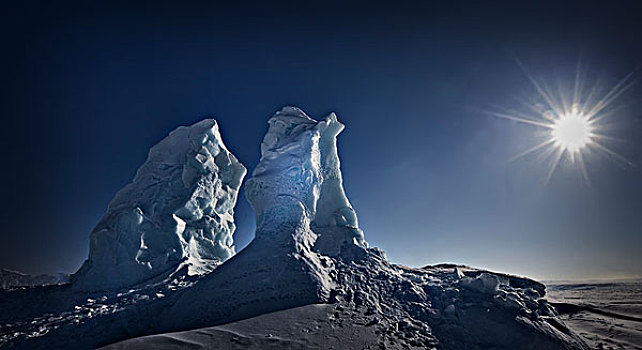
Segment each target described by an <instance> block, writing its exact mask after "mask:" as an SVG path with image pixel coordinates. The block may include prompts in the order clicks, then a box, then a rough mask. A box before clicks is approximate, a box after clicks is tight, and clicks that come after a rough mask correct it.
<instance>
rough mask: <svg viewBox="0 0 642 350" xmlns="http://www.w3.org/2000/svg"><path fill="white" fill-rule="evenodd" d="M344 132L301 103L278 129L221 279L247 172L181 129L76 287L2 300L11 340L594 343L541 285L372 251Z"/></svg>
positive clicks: (199, 127)
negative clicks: (396, 260) (349, 185)
mask: <svg viewBox="0 0 642 350" xmlns="http://www.w3.org/2000/svg"><path fill="white" fill-rule="evenodd" d="M343 128H344V126H343V124H341V123H340V122H339V121H338V120H337V117H336V115H334V114H330V115H328V116H327V117H325V118H324V119H323V120H320V121H317V120H314V119H312V118H310V117H309V116H307V115H306V114H305V113H304V112H303V111H301V110H300V109H298V108H295V107H285V108H283V109H282V110H280V111H278V112H277V113H276V114H275V115H274V116H273V117H272V118H271V119H270V120H269V128H268V132H267V134H266V135H265V138H264V140H263V143H262V144H261V159H260V162H259V164H258V165H257V167H256V169H255V170H254V171H253V173H252V177H251V178H250V179H248V180H247V182H246V186H245V187H246V196H247V199H248V200H249V201H250V203H251V205H252V207H253V208H254V210H255V212H256V218H257V220H256V222H257V228H256V233H255V238H254V240H253V241H252V242H251V243H250V244H249V245H248V246H247V247H246V248H245V249H243V250H242V251H240V252H239V253H238V254H236V255H233V256H231V257H230V258H229V259H227V260H226V261H225V262H224V263H222V264H220V266H218V267H216V268H215V269H211V268H208V266H210V265H209V264H208V259H210V258H214V260H216V259H220V260H225V258H227V257H228V256H229V255H226V254H225V249H223V250H220V249H215V248H217V247H218V246H216V245H215V244H213V243H219V244H222V245H223V247H228V248H230V247H231V241H230V236H229V235H231V232H232V231H233V229H232V228H230V225H229V223H230V222H231V221H230V220H231V213H232V212H231V211H232V210H233V207H234V202H235V201H236V191H238V186H239V185H240V181H241V178H242V177H243V175H244V173H245V170H244V168H242V166H241V165H240V164H239V163H238V161H236V159H235V158H233V156H232V155H231V154H229V152H227V150H225V149H224V146H222V142H219V141H220V135H219V134H218V130H217V129H216V128H215V123H214V122H213V121H204V122H200V123H197V124H195V125H194V126H192V127H189V128H179V129H178V130H176V131H174V132H173V133H172V134H170V136H169V137H168V138H167V139H166V140H164V141H162V142H161V143H160V144H159V145H157V146H155V147H154V148H153V149H152V151H151V152H150V157H149V159H148V162H146V163H145V165H143V167H142V168H141V169H140V170H139V172H138V174H137V176H136V178H135V180H134V182H133V183H132V184H131V185H129V186H128V187H126V188H125V189H123V190H122V191H121V192H119V194H118V195H117V196H116V198H115V199H114V201H112V203H111V204H110V208H109V211H108V214H107V215H106V216H105V218H104V219H103V220H102V221H101V223H100V224H99V225H98V227H97V230H96V231H95V232H94V234H92V238H91V239H92V247H93V248H92V249H93V250H92V251H91V252H90V258H89V260H88V263H87V264H86V266H84V267H83V268H82V269H81V271H80V272H79V273H78V274H77V275H76V276H75V278H74V280H73V281H72V282H73V283H72V285H66V286H54V287H51V288H49V289H30V290H25V291H17V292H11V293H7V294H5V295H2V298H0V311H2V312H0V325H1V326H0V345H2V344H5V343H6V344H9V346H10V347H13V348H24V349H47V348H95V347H100V346H105V345H108V344H113V343H115V342H118V341H121V340H125V339H132V338H137V337H140V336H146V335H152V334H162V335H158V336H153V337H146V338H138V339H132V340H131V341H130V342H125V343H121V344H120V345H118V344H116V345H114V348H123V347H125V348H128V347H129V346H132V347H134V348H135V347H139V348H159V347H162V346H166V345H167V344H168V342H169V344H170V345H171V344H174V343H177V344H182V345H186V346H187V345H190V346H194V347H199V346H200V347H205V348H208V347H209V348H216V347H225V346H224V345H222V344H223V343H228V342H230V343H233V344H235V345H234V346H237V345H238V346H237V347H240V346H241V345H246V346H248V347H251V346H254V347H255V348H269V347H277V348H278V347H279V346H281V347H286V348H287V347H292V348H296V347H298V346H299V345H301V346H306V344H308V345H310V347H312V348H315V347H325V345H324V344H326V345H328V346H336V347H337V348H341V347H342V346H346V347H347V346H349V344H362V346H363V347H366V346H371V347H375V346H376V347H380V348H382V347H383V348H393V349H394V348H422V349H426V348H427V349H434V348H442V349H488V348H497V349H514V348H527V347H528V348H537V349H540V348H542V349H586V348H587V346H586V343H585V342H584V341H583V340H582V339H581V338H580V337H579V336H578V335H577V334H576V333H574V332H573V331H571V330H570V329H569V328H568V327H567V326H566V325H565V323H564V322H563V320H562V319H561V318H560V316H559V315H558V313H557V311H556V310H555V309H554V308H553V307H552V306H551V305H550V304H549V303H548V302H547V300H546V299H545V293H546V290H545V286H544V285H543V284H541V283H539V282H536V281H532V280H530V279H527V278H523V277H518V276H511V275H505V274H499V273H494V272H490V271H484V270H479V269H474V268H470V267H466V266H457V265H437V266H427V267H424V268H411V267H406V266H400V265H395V264H392V263H391V262H390V261H388V260H387V259H386V257H385V254H384V253H383V251H381V250H380V249H378V248H374V247H369V246H368V244H367V243H366V241H365V239H364V235H363V232H362V231H361V229H359V227H358V220H357V215H356V213H355V210H354V209H353V208H352V206H351V205H350V202H349V201H348V199H347V197H346V195H345V192H344V189H343V179H342V176H341V171H340V162H339V158H338V153H337V146H336V145H337V144H336V142H337V140H336V138H337V135H338V134H339V133H340V132H341V131H342V130H343ZM212 135H214V136H212ZM212 139H213V140H216V142H214V141H211V142H210V140H212ZM186 140H189V142H187V141H186ZM214 146H216V147H214ZM217 150H218V153H217ZM221 154H224V156H223V157H221ZM185 155H187V156H185ZM199 155H200V156H199ZM210 156H211V157H210ZM219 157H221V158H219ZM221 159H222V160H223V161H221ZM228 160H229V161H228ZM160 184H163V185H162V186H161V185H160ZM186 184H191V185H190V186H187V187H186ZM224 184H225V186H224ZM212 208H213V209H212ZM212 213H216V215H217V218H218V217H221V216H224V214H229V216H228V217H227V218H226V219H225V220H228V221H226V222H227V223H228V224H226V225H222V228H221V227H219V226H218V225H214V224H213V223H212V221H215V220H214V217H213V214H212ZM223 219H224V218H221V219H220V220H221V222H223ZM150 223H154V224H155V225H150ZM208 225H209V226H208ZM226 227H227V229H226ZM232 227H233V226H232ZM197 228H198V229H203V231H202V232H205V229H204V228H208V229H210V230H211V231H208V232H210V233H211V235H210V234H209V233H208V236H207V237H205V235H203V236H201V235H200V234H197V233H196V232H197V230H198V229H197ZM199 232H200V231H199ZM208 237H209V238H208ZM168 248H171V249H179V250H177V251H176V252H172V251H171V250H168ZM168 252H169V253H171V254H169V253H168ZM227 252H228V253H229V252H230V251H229V250H228V251H227ZM172 254H177V255H178V256H177V258H173V257H172V259H170V256H173V255H172ZM114 261H115V262H117V263H115V264H113V266H109V263H110V262H111V263H113V262H114ZM170 262H171V263H170ZM134 267H135V268H134ZM164 269H165V270H164ZM139 270H140V271H145V273H146V275H145V274H142V273H139V272H138V271H139ZM194 270H199V271H200V272H201V273H194ZM164 272H165V273H164ZM92 273H93V274H92ZM118 273H120V274H121V275H126V276H122V277H118V279H117V280H116V281H117V282H118V283H119V285H120V287H119V288H116V289H115V290H102V291H98V290H95V287H96V286H99V287H102V288H103V289H108V288H107V287H109V286H110V285H112V283H114V279H115V278H116V275H117V274H118ZM152 275H153V276H155V277H154V278H151V279H148V280H146V281H145V282H144V283H141V279H140V278H142V277H145V276H147V277H149V276H152ZM99 278H105V279H104V280H103V281H97V279H99ZM87 286H89V287H91V288H88V289H93V290H94V291H92V292H87V291H86V289H85V287H87ZM317 326H318V327H317ZM189 330H193V331H191V332H186V331H189ZM175 332H180V333H175ZM332 337H335V338H336V339H334V338H332ZM268 338H270V339H268ZM346 338H349V339H348V340H346ZM222 342H223V343H222ZM318 344H321V346H318ZM333 344H334V345H333ZM355 347H361V346H355Z"/></svg>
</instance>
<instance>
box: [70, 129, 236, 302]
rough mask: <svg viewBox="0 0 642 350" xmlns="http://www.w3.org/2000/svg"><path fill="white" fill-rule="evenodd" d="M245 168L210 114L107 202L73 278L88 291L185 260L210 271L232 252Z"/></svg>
mask: <svg viewBox="0 0 642 350" xmlns="http://www.w3.org/2000/svg"><path fill="white" fill-rule="evenodd" d="M245 173H246V170H245V167H243V165H242V164H241V163H239V161H238V160H237V159H236V157H234V155H233V154H231V153H230V152H229V151H228V150H227V148H226V147H225V145H224V144H223V141H222V139H221V135H220V133H219V131H218V125H217V124H216V121H215V120H213V119H206V120H203V121H201V122H199V123H196V124H194V125H192V126H189V127H179V128H178V129H176V130H174V131H172V132H171V133H170V134H169V136H167V137H166V138H165V139H163V140H162V141H160V142H159V143H158V144H157V145H155V146H154V147H152V149H151V150H150V151H149V156H148V158H147V161H146V162H145V163H144V164H143V165H142V166H141V167H140V168H139V169H138V172H137V173H136V176H135V177H134V180H133V181H132V183H130V184H129V185H127V186H126V187H125V188H123V189H122V190H120V191H119V192H118V193H117V194H116V196H115V197H114V199H113V200H112V201H111V203H109V208H108V210H107V213H106V214H105V215H104V216H103V218H102V219H101V221H100V222H99V223H98V225H96V228H94V230H93V232H92V233H91V236H90V250H89V258H88V259H87V261H86V262H85V263H84V265H83V266H82V267H81V269H80V270H79V271H78V272H77V273H76V274H75V275H73V284H74V287H76V288H78V289H85V290H100V289H105V288H109V289H114V288H118V287H123V286H128V285H133V284H136V283H139V282H142V281H144V280H147V279H149V278H151V277H154V276H158V275H159V274H161V273H163V272H167V271H172V270H173V269H175V268H176V267H177V266H178V265H179V264H180V263H181V262H185V261H187V263H188V265H189V268H190V271H191V272H192V273H200V272H207V271H209V270H211V269H212V268H213V267H214V266H216V265H217V264H218V263H220V262H222V261H225V260H227V259H228V258H229V257H231V256H232V255H233V254H234V246H233V240H232V234H233V233H234V230H235V226H234V217H233V214H234V211H233V210H234V206H235V204H236V198H237V194H238V190H239V187H240V186H241V181H242V179H243V177H244V176H245Z"/></svg>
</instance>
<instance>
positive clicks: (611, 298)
mask: <svg viewBox="0 0 642 350" xmlns="http://www.w3.org/2000/svg"><path fill="white" fill-rule="evenodd" d="M549 289H550V292H549V297H548V298H549V299H550V300H551V302H552V303H553V304H554V305H555V306H556V307H557V308H558V310H559V312H560V313H561V319H562V320H563V321H564V323H565V324H567V325H568V327H569V328H570V329H572V330H573V331H574V332H576V333H577V334H579V335H580V336H581V337H582V338H583V339H584V340H586V342H587V343H589V345H590V346H591V348H594V349H642V281H641V280H628V281H618V282H611V283H605V282H601V283H595V282H588V283H568V282H567V283H556V284H550V285H549Z"/></svg>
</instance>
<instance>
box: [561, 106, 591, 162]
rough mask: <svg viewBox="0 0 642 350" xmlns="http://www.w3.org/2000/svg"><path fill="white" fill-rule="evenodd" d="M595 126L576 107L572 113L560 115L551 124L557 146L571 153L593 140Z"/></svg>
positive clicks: (580, 149)
mask: <svg viewBox="0 0 642 350" xmlns="http://www.w3.org/2000/svg"><path fill="white" fill-rule="evenodd" d="M593 129H594V128H593V126H592V125H591V121H590V120H589V118H587V117H586V116H585V115H582V114H581V113H579V111H578V108H577V107H574V108H573V109H572V111H571V112H570V113H565V114H561V115H559V117H558V118H557V120H555V121H554V122H553V124H552V126H551V138H552V139H553V141H554V144H555V146H556V147H558V148H560V149H562V150H563V151H566V152H569V153H577V152H580V151H582V150H583V149H584V148H585V147H587V146H588V145H589V144H590V143H591V142H592V141H593V140H592V137H593V133H592V132H593Z"/></svg>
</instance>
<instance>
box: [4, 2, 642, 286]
mask: <svg viewBox="0 0 642 350" xmlns="http://www.w3.org/2000/svg"><path fill="white" fill-rule="evenodd" d="M94 3H97V2H92V1H89V2H78V3H71V2H58V1H51V2H39V3H38V2H33V1H26V2H24V3H23V4H22V5H13V6H14V7H13V8H3V13H4V18H3V21H2V23H1V24H0V26H2V33H3V34H2V35H3V41H2V43H3V46H4V47H3V50H2V51H3V54H2V58H1V59H0V60H1V61H0V62H2V65H3V68H4V69H3V76H2V77H3V78H2V82H3V84H2V100H3V101H2V107H1V108H2V109H3V110H2V120H3V123H2V128H1V130H2V131H1V132H2V135H1V136H2V143H3V145H2V152H3V153H2V162H3V166H2V171H1V172H0V173H1V175H0V176H1V177H2V179H1V182H0V183H1V184H2V188H1V190H2V193H1V194H2V203H1V212H0V215H1V222H0V224H1V226H2V229H1V231H0V232H1V233H0V267H5V268H12V269H18V270H22V271H25V272H28V273H53V272H74V271H75V270H76V269H77V268H78V267H79V266H80V265H81V263H82V262H83V260H84V259H85V258H86V256H87V253H88V236H89V233H90V232H91V230H92V228H93V226H94V225H95V224H96V223H97V222H98V220H99V219H100V217H101V215H102V214H103V213H104V212H105V210H106V207H107V204H108V203H109V201H110V200H111V198H112V197H113V196H114V194H115V193H116V192H117V191H118V190H119V189H120V188H122V187H123V186H124V185H125V184H127V183H128V182H129V181H131V179H132V178H133V176H134V174H135V171H136V169H137V168H138V166H140V165H141V164H142V163H143V162H144V160H145V158H146V155H147V152H148V149H149V148H150V147H151V146H152V145H153V144H155V143H156V142H158V141H159V140H160V139H161V138H163V137H164V136H165V135H166V134H167V133H168V132H169V131H170V130H172V129H174V128H175V127H177V126H179V125H187V124H191V123H194V122H196V121H198V120H200V119H202V118H204V117H212V116H214V117H215V118H216V119H217V120H218V122H219V124H220V127H221V132H222V135H223V139H224V141H225V142H226V144H227V146H228V148H229V149H230V150H231V151H232V152H233V153H234V154H236V156H237V157H238V158H239V160H241V162H243V163H244V164H245V165H246V167H247V168H248V169H250V170H251V169H253V168H254V166H255V165H256V164H257V162H258V158H259V145H260V142H261V139H262V137H263V134H264V133H265V131H266V130H267V124H266V121H267V119H268V118H269V117H270V116H271V115H272V114H273V113H274V111H275V110H277V109H279V108H280V107H281V106H284V105H297V106H299V107H301V108H303V109H304V110H305V111H306V112H307V113H308V114H309V115H311V116H312V117H315V118H321V117H323V116H325V115H326V114H327V113H329V112H331V111H335V112H336V113H337V114H338V116H339V119H340V120H341V121H343V122H344V123H345V124H346V126H347V127H346V130H345V131H344V132H343V133H342V134H341V135H340V139H339V154H340V157H341V160H342V170H343V174H344V181H345V188H346V192H347V194H348V197H349V198H350V200H351V202H352V204H353V206H354V207H355V209H356V211H357V214H358V216H359V220H360V225H361V227H362V228H363V230H364V232H365V235H366V239H367V240H368V241H369V242H370V244H371V245H374V246H378V247H380V248H382V249H384V250H385V251H386V252H387V254H388V256H389V258H391V259H392V260H393V261H394V262H398V263H403V264H407V265H411V266H423V265H426V264H432V263H440V262H456V263H463V264H469V265H473V266H476V267H483V268H488V269H493V270H497V271H503V272H509V273H515V274H522V275H528V276H531V277H535V278H540V279H584V278H620V277H633V276H638V277H639V276H642V257H641V256H642V117H641V116H642V82H640V83H637V84H636V85H634V86H633V87H632V88H631V89H629V90H628V91H627V92H626V93H625V94H623V95H622V96H621V98H620V99H618V101H617V103H616V107H618V110H617V112H616V113H615V114H614V115H613V117H612V118H610V119H609V120H610V121H611V122H612V126H611V127H610V129H609V130H608V134H609V135H611V136H614V137H617V138H618V139H619V141H614V142H613V143H610V144H609V145H610V147H611V148H612V149H614V150H616V151H617V152H618V153H619V154H621V155H623V156H624V157H626V158H628V159H629V160H630V161H631V162H633V165H632V166H630V165H624V164H622V163H619V162H617V161H615V160H613V159H610V158H608V157H594V158H591V159H590V161H589V164H588V172H589V175H590V178H591V185H590V186H588V185H586V184H585V183H583V182H582V181H581V177H580V176H578V170H577V169H576V168H575V167H572V166H562V167H561V168H560V169H559V170H558V171H557V172H556V173H555V174H554V175H553V177H552V178H551V180H550V182H549V183H548V184H546V183H545V178H546V169H545V167H546V163H543V162H541V161H539V160H538V158H537V157H536V156H531V157H524V158H521V159H519V160H517V161H514V162H508V160H509V159H510V158H511V157H512V156H514V155H516V154H518V153H519V152H521V151H523V150H525V149H527V148H529V147H530V146H532V145H534V144H535V143H536V142H537V133H538V132H539V130H538V129H537V128H534V127H532V126H529V125H524V124H520V123H515V122H510V121H507V120H502V119H498V118H494V117H491V116H488V115H487V114H485V113H483V112H482V111H483V110H486V109H488V108H491V107H493V106H504V107H517V108H523V107H520V106H521V105H520V104H519V103H518V102H516V101H518V100H519V99H521V98H524V99H527V100H528V99H531V98H535V97H536V92H535V90H534V88H533V86H532V85H531V84H530V82H529V80H528V79H527V76H526V74H525V73H524V71H522V70H521V68H520V66H519V65H518V64H517V60H516V59H519V60H520V61H522V62H523V64H524V66H525V67H527V68H528V70H529V71H530V72H531V73H532V74H533V76H535V77H538V78H541V79H543V80H546V81H550V82H553V83H556V82H557V81H558V80H559V81H560V82H561V83H562V85H568V84H571V86H572V79H573V76H574V74H575V67H576V65H577V63H578V60H581V62H582V64H583V66H584V67H585V72H586V73H587V75H588V78H589V79H588V81H589V82H598V83H597V85H596V86H597V87H598V89H600V91H603V90H605V89H608V88H609V87H611V86H613V85H615V84H616V83H617V82H618V80H619V79H621V78H622V77H623V76H625V75H626V74H628V73H630V72H631V71H633V70H634V69H635V68H636V67H637V66H638V65H639V64H640V63H642V40H641V39H640V38H641V36H642V8H640V5H639V2H624V1H617V2H612V3H613V4H611V2H604V1H603V2H601V3H600V5H598V4H591V3H590V2H587V1H582V2H578V3H576V4H572V3H570V2H566V3H565V4H564V5H561V4H557V2H555V3H550V4H546V3H543V2H538V5H537V6H535V5H533V6H529V7H524V6H522V5H516V4H513V2H506V3H504V4H503V5H502V4H500V3H493V5H479V4H467V3H464V2H460V4H459V5H457V6H454V5H453V6H447V7H446V5H443V4H442V5H440V6H441V7H440V6H435V5H430V4H428V3H429V2H419V3H412V2H403V1H402V2H398V1H389V2H386V3H376V2H374V3H373V2H368V3H364V4H357V3H353V4H351V5H339V4H332V3H330V2H314V4H315V5H314V6H312V5H310V4H307V5H306V4H304V2H290V3H280V4H278V5H275V4H269V5H268V4H263V5H259V4H253V3H245V4H243V5H235V6H220V5H212V4H208V5H205V4H202V3H191V4H189V5H185V3H184V2H178V1H177V2H175V4H171V3H163V2H158V1H147V2H139V3H140V4H139V5H137V6H136V7H132V6H131V5H127V2H122V3H121V2H104V3H103V4H94ZM179 3H181V4H182V5H178V4H179ZM311 3H312V2H311ZM440 3H443V2H440ZM4 6H6V5H4ZM636 6H637V8H636ZM641 74H642V72H637V73H636V75H635V76H634V78H635V79H638V80H639V78H640V77H641ZM236 219H237V224H238V230H237V232H236V234H235V240H236V244H237V248H242V247H244V246H245V245H246V244H247V243H248V242H249V241H250V240H251V239H252V236H253V229H254V227H253V225H254V218H253V213H252V211H251V209H250V207H249V205H248V204H247V201H246V200H245V198H244V197H241V198H240V199H239V204H238V206H237V214H236Z"/></svg>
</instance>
